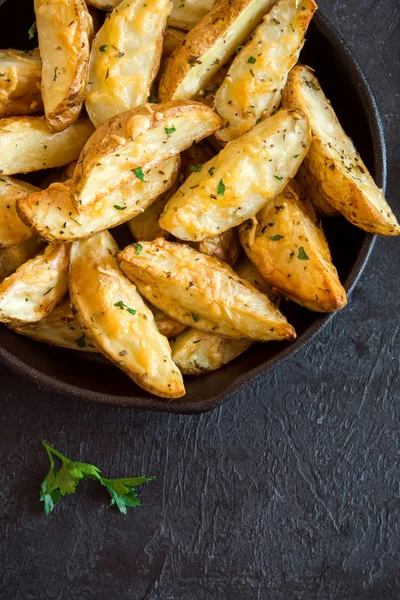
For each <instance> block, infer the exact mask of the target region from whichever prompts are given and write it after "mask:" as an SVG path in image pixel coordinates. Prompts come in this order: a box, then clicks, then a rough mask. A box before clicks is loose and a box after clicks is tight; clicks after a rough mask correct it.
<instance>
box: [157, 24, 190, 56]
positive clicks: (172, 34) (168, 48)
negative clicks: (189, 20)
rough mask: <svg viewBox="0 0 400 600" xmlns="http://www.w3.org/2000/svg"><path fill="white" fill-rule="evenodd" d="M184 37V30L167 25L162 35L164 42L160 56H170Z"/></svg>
mask: <svg viewBox="0 0 400 600" xmlns="http://www.w3.org/2000/svg"><path fill="white" fill-rule="evenodd" d="M185 37H186V31H182V29H175V27H167V30H166V32H165V36H164V42H163V47H162V57H163V58H168V56H171V54H172V53H173V51H174V50H175V48H177V47H178V46H179V44H181V43H182V42H183V40H184V39H185Z"/></svg>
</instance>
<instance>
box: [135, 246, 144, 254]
mask: <svg viewBox="0 0 400 600" xmlns="http://www.w3.org/2000/svg"><path fill="white" fill-rule="evenodd" d="M142 250H143V246H142V244H137V245H136V252H135V254H136V256H139V254H140V253H141V251H142Z"/></svg>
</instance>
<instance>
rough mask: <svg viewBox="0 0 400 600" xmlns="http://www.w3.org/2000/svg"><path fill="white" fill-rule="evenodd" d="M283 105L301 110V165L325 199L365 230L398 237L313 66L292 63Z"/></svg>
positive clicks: (393, 220) (396, 226) (398, 229)
mask: <svg viewBox="0 0 400 600" xmlns="http://www.w3.org/2000/svg"><path fill="white" fill-rule="evenodd" d="M282 105H283V106H285V107H287V108H296V109H299V110H302V111H303V112H304V113H305V114H306V115H307V117H308V119H309V121H310V125H311V129H312V134H313V138H312V143H311V146H310V151H309V153H308V155H307V157H306V158H305V160H304V165H305V167H306V168H307V169H308V171H309V173H310V174H311V175H312V177H313V179H314V181H315V185H316V186H317V187H318V189H319V190H320V191H321V193H322V194H323V196H324V199H325V200H326V201H327V202H328V203H329V204H330V205H331V206H333V207H334V208H336V209H337V210H338V211H339V212H340V213H341V214H342V215H343V216H344V217H346V219H347V220H348V221H350V223H353V225H356V227H359V228H360V229H363V230H364V231H368V232H370V233H379V234H382V235H389V236H396V235H400V225H399V223H398V221H397V219H396V217H395V215H394V214H393V212H392V210H391V209H390V207H389V205H388V203H387V202H386V200H385V197H384V195H383V192H382V190H380V189H379V188H378V187H377V186H376V184H375V182H374V180H373V178H372V177H371V175H370V173H369V172H368V169H367V167H366V166H365V164H364V162H363V161H362V159H361V156H360V155H359V153H358V152H357V150H356V148H355V147H354V144H353V142H352V140H351V139H350V138H349V137H348V136H347V135H346V133H345V132H344V130H343V128H342V126H341V124H340V123H339V120H338V118H337V116H336V114H335V112H334V110H333V108H332V106H331V103H330V102H329V100H328V99H327V98H326V96H325V94H324V93H323V91H322V89H321V86H320V84H319V81H318V79H317V78H316V76H315V75H314V72H313V71H312V69H310V68H308V67H306V66H304V65H297V66H296V67H295V68H294V69H293V70H292V71H291V73H290V75H289V77H288V83H287V85H286V88H285V91H284V94H283V99H282Z"/></svg>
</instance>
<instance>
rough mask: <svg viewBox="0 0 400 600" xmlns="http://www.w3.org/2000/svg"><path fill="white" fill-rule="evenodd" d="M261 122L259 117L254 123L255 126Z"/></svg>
mask: <svg viewBox="0 0 400 600" xmlns="http://www.w3.org/2000/svg"><path fill="white" fill-rule="evenodd" d="M261 121H262V118H261V117H259V118H258V119H257V121H256V125H258V124H259V123H261Z"/></svg>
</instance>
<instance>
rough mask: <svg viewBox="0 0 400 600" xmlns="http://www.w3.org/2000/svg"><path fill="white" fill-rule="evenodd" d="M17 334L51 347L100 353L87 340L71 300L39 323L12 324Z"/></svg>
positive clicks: (66, 301)
mask: <svg viewBox="0 0 400 600" xmlns="http://www.w3.org/2000/svg"><path fill="white" fill-rule="evenodd" d="M9 326H10V327H11V329H13V330H14V331H15V332H16V333H20V334H21V335H25V336H26V337H28V338H31V339H32V340H35V341H37V342H44V343H45V344H50V345H51V346H59V347H61V348H69V349H70V350H81V351H82V352H98V350H97V349H96V348H95V347H94V345H93V344H91V343H90V342H89V340H87V339H86V335H85V334H84V332H83V331H82V329H81V327H80V325H79V323H78V321H77V319H76V318H75V316H74V314H73V312H72V309H71V307H70V304H69V299H67V300H65V301H64V302H63V303H62V304H60V305H59V306H57V308H56V309H55V310H53V312H52V313H50V314H49V315H48V316H47V317H45V318H44V319H42V320H41V321H38V322H37V323H27V324H25V325H20V324H18V323H10V324H9Z"/></svg>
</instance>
